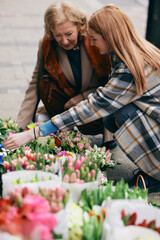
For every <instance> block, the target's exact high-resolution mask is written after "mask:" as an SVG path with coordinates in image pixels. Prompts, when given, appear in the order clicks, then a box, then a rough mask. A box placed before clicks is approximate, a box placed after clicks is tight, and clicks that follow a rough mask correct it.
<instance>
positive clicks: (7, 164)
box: [3, 161, 10, 170]
mask: <svg viewBox="0 0 160 240" xmlns="http://www.w3.org/2000/svg"><path fill="white" fill-rule="evenodd" d="M3 166H4V168H5V170H8V169H9V168H10V164H9V162H7V161H4V162H3Z"/></svg>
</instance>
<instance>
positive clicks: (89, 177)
mask: <svg viewBox="0 0 160 240" xmlns="http://www.w3.org/2000/svg"><path fill="white" fill-rule="evenodd" d="M90 180H91V173H88V182H89V181H90Z"/></svg>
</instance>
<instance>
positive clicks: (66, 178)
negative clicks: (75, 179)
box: [63, 174, 69, 183]
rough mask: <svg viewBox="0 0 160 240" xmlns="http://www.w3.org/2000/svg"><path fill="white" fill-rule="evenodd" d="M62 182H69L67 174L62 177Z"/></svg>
mask: <svg viewBox="0 0 160 240" xmlns="http://www.w3.org/2000/svg"><path fill="white" fill-rule="evenodd" d="M63 182H66V183H68V182H69V175H68V174H65V175H64V178H63Z"/></svg>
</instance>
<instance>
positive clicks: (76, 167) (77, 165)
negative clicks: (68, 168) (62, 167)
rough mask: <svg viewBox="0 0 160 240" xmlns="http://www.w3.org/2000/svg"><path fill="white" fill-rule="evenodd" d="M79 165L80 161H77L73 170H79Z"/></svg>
mask: <svg viewBox="0 0 160 240" xmlns="http://www.w3.org/2000/svg"><path fill="white" fill-rule="evenodd" d="M80 165H81V162H80V160H77V161H76V164H75V167H74V169H75V170H77V169H79V168H80Z"/></svg>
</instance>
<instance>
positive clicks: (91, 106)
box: [52, 66, 139, 130]
mask: <svg viewBox="0 0 160 240" xmlns="http://www.w3.org/2000/svg"><path fill="white" fill-rule="evenodd" d="M138 98H139V96H138V95H137V93H136V87H135V83H134V80H133V76H132V74H131V73H130V71H129V70H128V68H127V67H123V66H119V67H118V68H117V69H115V71H114V72H113V73H112V75H111V77H110V79H109V81H108V83H107V84H106V85H105V86H104V87H99V88H98V89H97V90H96V92H95V93H93V94H90V95H89V96H88V98H87V99H86V100H84V101H82V102H80V103H79V104H78V105H77V106H75V107H73V108H71V109H69V110H68V111H66V112H64V113H62V114H60V115H57V116H55V117H53V118H52V122H53V124H55V125H56V126H57V127H58V129H60V130H67V129H68V128H69V127H71V126H74V125H82V124H85V123H89V122H92V121H94V120H96V119H99V118H103V117H105V116H108V115H110V114H112V113H114V112H115V111H117V110H118V109H120V108H122V107H123V106H125V105H126V104H129V103H130V102H134V101H135V100H136V99H138Z"/></svg>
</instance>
